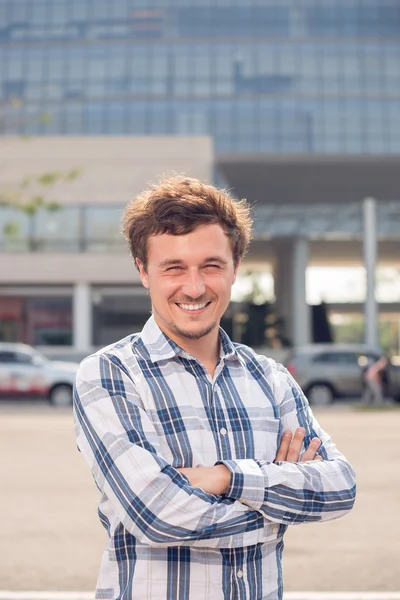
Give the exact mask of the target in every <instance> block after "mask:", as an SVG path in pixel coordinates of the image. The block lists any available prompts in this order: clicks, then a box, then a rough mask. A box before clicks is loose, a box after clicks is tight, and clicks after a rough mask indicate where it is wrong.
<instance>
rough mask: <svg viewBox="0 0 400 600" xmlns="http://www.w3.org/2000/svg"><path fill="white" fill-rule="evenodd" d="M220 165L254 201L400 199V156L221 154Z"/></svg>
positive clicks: (232, 182)
mask: <svg viewBox="0 0 400 600" xmlns="http://www.w3.org/2000/svg"><path fill="white" fill-rule="evenodd" d="M216 165H217V168H218V170H219V171H220V173H221V175H222V176H223V177H224V179H225V180H226V182H227V185H228V187H229V188H230V189H231V190H232V192H233V194H234V195H235V196H236V197H237V198H247V200H248V201H249V202H250V203H251V204H253V203H263V204H278V203H279V204H296V203H331V204H336V203H347V202H354V201H360V200H362V199H363V198H366V197H370V196H372V197H374V198H376V199H385V200H392V199H393V200H394V199H400V177H399V169H400V155H399V156H397V155H386V156H372V155H371V156H369V155H363V156H351V155H350V156H346V155H340V156H339V155H338V156H335V155H326V156H316V155H269V154H264V155H236V156H233V155H217V156H216Z"/></svg>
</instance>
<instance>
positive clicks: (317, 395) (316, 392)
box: [306, 383, 335, 406]
mask: <svg viewBox="0 0 400 600" xmlns="http://www.w3.org/2000/svg"><path fill="white" fill-rule="evenodd" d="M306 395H307V398H308V401H309V403H310V404H311V406H327V405H328V404H331V403H332V402H333V400H334V397H335V396H334V393H333V390H332V388H331V387H330V386H329V385H327V384H326V383H315V384H314V385H312V386H311V387H310V388H309V389H308V392H307V394H306Z"/></svg>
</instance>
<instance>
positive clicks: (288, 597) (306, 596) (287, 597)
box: [0, 590, 400, 600]
mask: <svg viewBox="0 0 400 600" xmlns="http://www.w3.org/2000/svg"><path fill="white" fill-rule="evenodd" d="M0 600H95V596H94V592H58V591H54V592H51V591H50V592H49V591H43V592H34V591H21V592H12V591H7V590H0ZM284 600H400V592H286V593H285V594H284Z"/></svg>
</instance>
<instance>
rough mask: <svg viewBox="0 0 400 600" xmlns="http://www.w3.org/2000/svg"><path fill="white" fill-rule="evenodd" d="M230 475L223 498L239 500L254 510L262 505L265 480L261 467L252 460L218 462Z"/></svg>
mask: <svg viewBox="0 0 400 600" xmlns="http://www.w3.org/2000/svg"><path fill="white" fill-rule="evenodd" d="M216 464H219V465H225V467H226V468H227V469H229V471H230V473H231V482H230V485H229V488H228V490H227V491H226V492H225V496H228V497H229V498H233V499H234V500H239V501H241V502H243V504H246V505H247V506H250V507H251V508H253V509H254V510H259V509H260V508H261V506H262V505H263V503H264V487H265V478H264V474H263V472H262V470H261V468H260V467H261V465H259V464H258V462H257V461H255V460H253V459H250V458H249V459H242V460H220V461H218V463H216Z"/></svg>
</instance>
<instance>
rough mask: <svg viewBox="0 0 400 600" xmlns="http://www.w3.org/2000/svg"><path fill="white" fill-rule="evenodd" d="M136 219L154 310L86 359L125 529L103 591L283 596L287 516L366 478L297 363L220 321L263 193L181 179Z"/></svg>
mask: <svg viewBox="0 0 400 600" xmlns="http://www.w3.org/2000/svg"><path fill="white" fill-rule="evenodd" d="M124 230H125V235H126V238H127V240H128V242H129V244H130V248H131V252H132V255H133V258H134V261H135V264H136V266H137V268H138V270H139V274H140V278H141V281H142V284H143V285H144V287H145V288H146V289H148V290H149V293H150V297H151V302H152V313H153V314H152V316H151V317H150V318H149V320H148V322H147V323H146V325H145V326H144V328H143V330H142V331H141V332H140V333H138V334H134V335H130V336H128V337H126V338H125V339H123V340H121V341H119V342H117V343H115V344H112V345H110V346H108V347H106V348H104V349H102V350H99V351H98V352H97V353H96V354H94V355H92V356H90V357H88V358H86V359H85V360H84V361H83V362H82V364H81V366H80V369H79V372H78V375H77V382H76V391H75V399H74V413H75V424H76V436H77V443H78V447H79V449H80V450H81V452H82V454H83V456H84V458H85V459H86V461H87V462H88V464H89V465H90V468H91V470H92V473H93V476H94V479H95V481H96V484H97V487H98V488H99V490H100V491H101V494H102V497H101V502H100V506H99V515H100V519H101V521H102V523H103V525H104V526H105V527H106V529H107V531H108V535H109V541H108V543H107V547H106V549H105V552H104V554H103V559H102V563H101V568H100V574H99V578H98V583H97V593H96V598H105V599H107V600H114V599H117V598H118V599H121V600H132V599H133V598H135V599H137V600H178V599H179V600H199V599H200V598H201V599H202V600H207V599H209V600H211V599H212V600H228V599H229V600H236V599H237V600H238V599H239V598H241V599H245V598H247V599H249V600H250V599H251V600H261V599H267V598H268V599H269V600H274V599H278V598H282V593H283V582H282V551H283V535H284V533H285V531H286V529H287V526H288V525H292V524H296V523H308V522H311V521H316V522H319V521H327V520H329V519H334V518H337V517H341V516H342V515H344V514H346V513H347V512H348V511H349V510H350V509H351V508H352V506H353V502H354V496H355V481H354V472H353V470H352V468H351V466H350V464H349V463H348V462H347V461H346V459H345V457H344V456H343V455H342V454H341V453H340V452H339V451H338V449H337V448H336V446H335V445H334V444H333V442H332V441H331V439H330V437H329V436H328V435H327V434H326V433H325V432H324V431H323V430H322V428H321V427H320V426H319V424H318V423H317V421H316V420H315V418H314V417H313V415H312V412H311V409H310V407H309V405H308V402H307V400H306V398H305V397H304V395H303V393H302V391H301V390H300V388H299V387H298V385H297V384H296V383H295V381H294V380H293V379H292V377H291V376H290V374H289V373H288V372H287V371H286V369H284V368H283V367H282V366H281V365H278V364H276V363H275V362H274V361H273V360H271V359H268V358H266V357H265V356H261V355H257V354H255V352H253V351H252V350H251V349H250V348H248V347H247V346H244V345H242V344H235V343H233V342H232V341H231V340H230V339H229V337H228V336H227V334H226V333H225V332H224V331H223V330H222V329H221V328H220V327H219V324H220V320H221V317H222V315H223V313H224V312H225V310H226V308H227V307H228V304H229V301H230V294H231V288H232V285H233V283H234V281H235V278H236V273H237V270H238V267H239V264H240V260H241V258H242V257H243V255H244V253H245V252H246V249H247V247H248V244H249V241H250V234H251V218H250V214H249V208H248V205H247V204H246V202H245V201H242V202H235V201H234V200H233V199H232V198H231V197H230V196H229V195H228V194H227V193H226V192H224V191H222V190H217V189H216V188H214V187H213V186H209V185H204V184H202V183H200V182H199V181H197V180H195V179H188V178H184V177H173V178H170V179H167V180H164V181H163V182H161V184H160V185H159V186H158V187H154V188H152V189H150V190H148V191H146V192H144V193H143V194H141V195H140V196H138V197H137V198H135V199H134V200H133V201H132V202H131V203H130V204H129V205H128V207H127V209H126V212H125V218H124ZM324 459H326V460H324Z"/></svg>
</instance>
